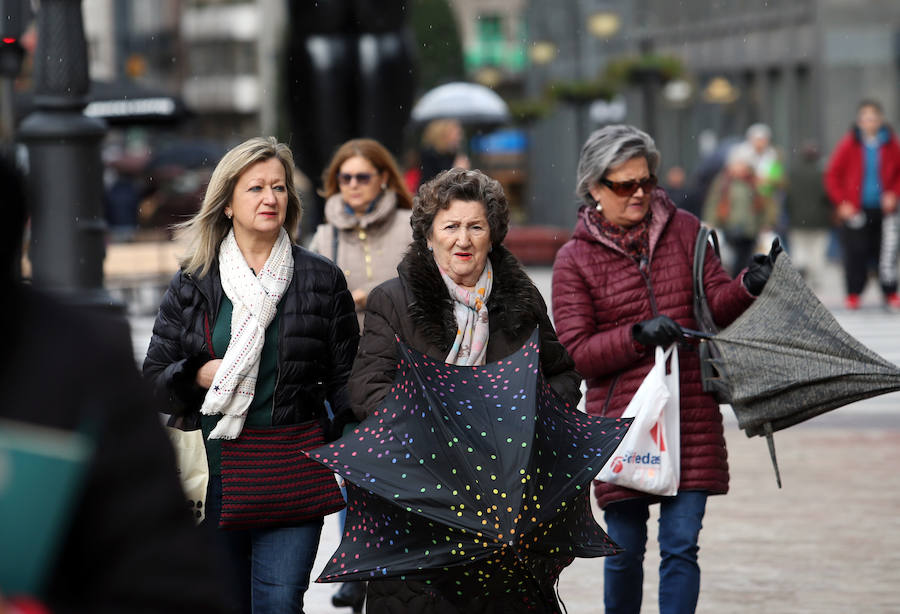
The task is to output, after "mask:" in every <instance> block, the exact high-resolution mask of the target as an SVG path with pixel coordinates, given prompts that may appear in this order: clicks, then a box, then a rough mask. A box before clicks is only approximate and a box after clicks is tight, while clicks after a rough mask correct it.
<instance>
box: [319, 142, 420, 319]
mask: <svg viewBox="0 0 900 614" xmlns="http://www.w3.org/2000/svg"><path fill="white" fill-rule="evenodd" d="M322 185H323V186H324V187H323V191H322V196H324V197H325V198H327V199H328V200H327V201H326V202H325V221H326V223H325V224H321V225H320V226H319V228H318V229H317V230H316V234H315V235H314V236H313V238H312V241H311V242H310V244H309V249H310V250H312V251H314V252H316V253H317V254H321V255H323V256H325V257H326V258H328V259H329V260H331V261H332V262H334V263H335V264H337V265H338V267H340V269H341V270H342V271H343V272H344V276H345V277H346V279H347V285H348V286H349V287H350V292H351V294H352V295H353V302H354V303H355V305H356V313H357V316H358V318H359V327H360V330H362V325H363V314H364V313H365V308H366V299H367V298H368V296H369V292H371V291H372V289H373V288H374V287H375V286H377V285H378V284H380V283H381V282H383V281H387V280H388V279H390V278H391V277H393V276H394V275H395V272H396V267H397V264H398V263H399V262H400V258H402V257H403V252H404V251H405V250H406V247H407V246H408V245H409V242H410V241H411V240H412V229H411V228H410V226H409V216H410V210H411V209H412V196H411V195H410V193H409V191H408V190H407V189H406V185H405V183H404V180H403V177H402V176H401V175H400V171H399V170H397V163H396V162H395V161H394V158H393V156H391V154H390V152H389V151H388V150H387V149H385V148H384V147H383V146H382V145H381V144H380V143H378V142H377V141H373V140H372V139H353V140H352V141H347V142H346V143H344V144H343V145H341V146H340V147H339V148H338V150H337V151H336V152H335V154H334V157H333V158H332V159H331V163H330V164H329V165H328V168H326V169H325V171H324V172H323V173H322Z"/></svg>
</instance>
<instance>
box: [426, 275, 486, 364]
mask: <svg viewBox="0 0 900 614" xmlns="http://www.w3.org/2000/svg"><path fill="white" fill-rule="evenodd" d="M438 270H439V271H440V272H441V277H442V278H443V279H444V283H445V284H446V285H447V290H448V291H449V292H450V298H452V299H453V315H454V316H455V317H456V338H455V339H454V340H453V346H452V347H451V348H450V353H449V354H447V358H446V359H445V360H444V362H447V363H450V364H454V365H468V366H472V365H483V364H484V363H485V357H486V356H487V342H488V336H489V334H490V330H489V328H488V309H487V300H488V297H489V296H490V295H491V285H492V284H493V277H494V271H493V268H491V261H490V260H488V261H487V263H486V264H485V267H484V270H483V271H482V272H481V276H480V277H479V278H478V281H477V282H476V284H475V290H474V292H470V291H469V290H466V289H465V288H463V287H462V286H460V285H458V284H457V283H456V282H454V281H453V280H452V279H450V277H449V276H448V275H447V274H446V273H445V272H444V271H443V270H442V269H441V268H440V267H438Z"/></svg>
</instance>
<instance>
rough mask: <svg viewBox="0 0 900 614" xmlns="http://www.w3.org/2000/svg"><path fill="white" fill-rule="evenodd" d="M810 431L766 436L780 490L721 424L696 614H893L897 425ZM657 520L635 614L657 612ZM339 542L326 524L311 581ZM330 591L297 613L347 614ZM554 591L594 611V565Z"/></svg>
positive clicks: (319, 590) (899, 579) (597, 598)
mask: <svg viewBox="0 0 900 614" xmlns="http://www.w3.org/2000/svg"><path fill="white" fill-rule="evenodd" d="M815 424H816V423H815V422H811V423H808V424H807V425H801V426H798V427H795V428H792V429H790V430H788V431H784V432H780V433H776V435H775V443H776V448H777V452H778V460H779V465H780V468H781V473H782V480H783V483H784V487H783V488H782V489H781V490H779V489H778V488H777V486H776V484H775V477H774V474H773V471H772V467H771V463H770V461H769V456H768V450H767V448H766V443H765V440H763V439H760V438H752V439H748V438H747V437H745V436H744V435H743V433H742V432H741V431H739V430H738V428H737V425H736V423H734V420H733V418H732V419H730V420H728V421H727V423H726V435H727V439H728V448H729V453H730V458H729V462H730V465H731V492H730V493H729V494H728V495H725V496H717V497H711V498H710V500H709V505H708V507H707V513H706V518H705V521H704V529H703V532H702V533H701V544H700V545H701V550H700V563H701V569H702V588H701V595H700V604H699V606H698V609H697V611H698V613H701V614H702V613H706V614H727V613H730V612H735V613H742V612H766V613H773V614H777V613H786V614H787V613H790V614H800V613H809V614H814V613H815V614H847V613H852V612H867V613H888V612H900V515H898V513H897V510H898V509H900V473H898V471H897V469H896V468H897V467H898V466H900V418H898V419H896V420H894V423H893V425H892V426H890V427H889V428H885V427H884V426H883V425H880V426H878V427H876V428H868V427H866V426H865V425H863V426H860V427H857V428H853V429H845V428H833V427H831V426H829V425H828V423H827V422H826V426H815ZM655 514H656V512H655V511H654V516H653V517H652V518H651V522H650V531H651V536H650V540H649V546H648V553H647V559H646V564H645V569H646V572H647V573H646V579H645V582H644V608H643V610H642V612H643V613H644V614H655V613H657V612H659V609H658V607H657V603H656V591H657V586H658V585H657V579H658V573H657V571H656V569H657V567H658V564H659V556H658V553H657V552H656V551H655V550H654V548H655V547H656V542H655V535H656V523H655V522H653V518H656V516H655ZM597 518H598V520H599V521H600V523H601V524H603V521H602V515H600V514H598V515H597ZM337 542H338V539H337V523H336V519H335V518H334V517H329V518H328V519H327V520H326V526H325V530H324V533H323V536H322V544H321V546H320V551H319V557H318V560H317V563H316V567H315V569H314V575H317V574H318V573H319V571H320V570H321V569H322V567H323V565H324V563H325V560H326V559H327V557H328V556H329V555H330V554H331V553H332V552H333V551H334V549H335V548H336V547H337ZM335 588H336V587H335V586H333V585H322V584H316V585H313V586H312V587H311V588H310V591H309V593H308V594H307V603H308V607H307V608H306V611H307V613H308V614H326V613H333V612H339V611H343V612H349V611H350V610H349V609H342V610H338V609H336V608H333V607H332V606H331V604H330V596H331V593H332V592H333V591H334V590H335ZM559 591H560V595H561V597H562V599H563V601H564V602H565V605H566V607H567V608H568V611H569V612H570V613H571V614H580V613H583V612H602V594H603V560H602V559H577V560H576V561H575V562H574V563H573V564H572V565H571V566H570V567H569V568H568V569H566V570H565V571H564V572H563V575H562V578H561V580H560V584H559Z"/></svg>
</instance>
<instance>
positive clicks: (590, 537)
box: [310, 333, 631, 611]
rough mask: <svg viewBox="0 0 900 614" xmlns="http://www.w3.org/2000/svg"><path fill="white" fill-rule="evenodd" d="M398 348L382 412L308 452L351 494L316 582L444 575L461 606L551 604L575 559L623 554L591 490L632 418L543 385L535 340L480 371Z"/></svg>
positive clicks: (477, 368)
mask: <svg viewBox="0 0 900 614" xmlns="http://www.w3.org/2000/svg"><path fill="white" fill-rule="evenodd" d="M400 346H401V356H400V363H399V367H398V371H397V376H396V378H395V380H394V384H393V386H392V388H391V391H390V393H389V394H388V395H387V397H386V398H385V401H384V404H383V407H382V408H381V409H380V410H378V411H377V412H375V413H374V414H373V415H371V416H370V417H369V418H367V419H366V421H364V422H363V423H362V424H361V425H360V426H359V427H358V428H357V429H356V431H354V432H353V433H350V434H348V435H346V436H345V437H343V438H342V439H339V440H338V441H336V442H334V443H332V444H330V445H328V446H325V447H323V448H319V449H317V450H314V451H312V452H310V456H311V457H312V458H314V459H316V460H318V461H319V462H321V463H323V464H325V465H326V466H328V467H330V468H331V469H333V470H334V471H336V472H337V473H339V474H340V475H342V476H343V477H344V478H346V480H347V481H348V482H349V483H351V484H354V485H355V486H356V488H354V487H351V488H350V490H349V491H348V492H349V494H351V495H352V496H349V497H348V500H349V503H348V512H347V519H346V522H345V525H344V527H345V528H344V530H345V533H344V537H343V540H342V542H341V545H340V547H339V548H338V550H337V552H335V554H334V555H333V557H332V558H331V560H330V562H329V564H328V565H327V566H326V568H325V570H324V571H323V572H322V575H321V577H320V578H319V581H325V582H328V581H346V580H353V579H373V578H389V577H399V576H405V577H420V578H425V579H426V580H427V579H433V578H436V577H438V575H439V577H440V581H441V583H442V585H443V586H445V585H446V583H447V582H450V583H451V584H452V586H453V587H454V588H455V590H456V591H457V593H458V595H457V596H458V598H459V599H460V600H463V601H464V600H466V599H468V598H471V596H472V595H474V594H477V595H483V596H484V598H485V599H491V598H497V597H500V596H509V595H516V596H522V598H523V599H525V600H526V601H528V600H530V601H529V603H533V604H540V605H542V606H549V605H550V604H551V603H552V604H553V607H556V606H555V604H556V599H555V597H554V596H553V595H552V590H549V591H548V590H547V589H548V588H549V587H551V586H552V582H553V581H554V580H555V579H556V578H557V577H558V576H559V573H560V571H561V570H562V569H563V568H564V567H565V566H567V565H568V564H569V563H570V562H571V561H572V559H573V558H574V557H576V556H582V557H596V556H605V555H609V554H614V553H615V552H617V551H619V549H618V547H617V546H616V545H615V544H614V543H613V542H612V541H611V540H610V539H609V537H608V536H607V535H606V534H605V533H604V532H603V530H602V529H601V528H600V526H599V525H597V523H596V522H595V521H594V518H593V514H592V512H591V509H590V503H589V498H588V490H589V488H588V486H589V484H590V482H591V480H592V479H593V477H594V476H595V475H596V474H597V472H598V471H599V470H600V468H601V467H602V466H603V464H604V463H605V462H606V460H607V459H608V458H609V457H610V456H611V455H612V453H613V452H614V450H615V448H616V446H617V445H618V444H619V442H620V440H621V437H622V436H623V435H624V433H625V431H626V430H627V427H628V425H629V424H630V422H631V421H630V420H628V419H611V418H596V417H592V416H588V415H587V414H584V413H581V412H579V411H577V410H575V409H574V408H571V407H569V406H567V405H566V403H565V402H564V401H562V400H561V399H560V398H559V397H558V396H557V395H556V393H555V392H553V391H552V389H551V388H550V387H549V385H547V384H546V382H545V381H544V380H543V378H542V375H541V372H540V365H539V356H538V342H537V334H536V333H535V335H533V336H532V338H531V340H530V341H529V342H528V343H527V344H526V345H525V346H524V347H522V348H521V349H520V350H519V351H518V352H516V353H515V354H512V355H511V356H509V357H507V358H506V359H504V360H502V361H500V362H496V363H492V364H489V365H486V366H483V367H460V366H456V365H448V364H445V363H442V362H436V361H434V360H433V359H431V358H429V357H427V356H424V355H422V354H420V353H418V352H416V351H414V350H412V349H410V348H408V347H406V346H405V345H403V344H400ZM451 598H452V596H451ZM541 611H548V610H541ZM554 611H555V610H554Z"/></svg>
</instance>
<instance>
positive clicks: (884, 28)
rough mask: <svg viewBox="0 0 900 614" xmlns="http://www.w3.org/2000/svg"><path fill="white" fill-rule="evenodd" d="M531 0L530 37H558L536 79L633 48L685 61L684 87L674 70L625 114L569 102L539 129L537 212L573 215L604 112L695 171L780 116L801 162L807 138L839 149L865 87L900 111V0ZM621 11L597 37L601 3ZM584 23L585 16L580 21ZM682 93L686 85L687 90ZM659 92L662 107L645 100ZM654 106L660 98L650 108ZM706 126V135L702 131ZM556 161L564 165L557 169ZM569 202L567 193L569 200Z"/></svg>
mask: <svg viewBox="0 0 900 614" xmlns="http://www.w3.org/2000/svg"><path fill="white" fill-rule="evenodd" d="M548 4H549V3H547V2H543V1H542V0H532V1H531V2H530V3H529V4H528V7H527V14H528V23H529V29H530V34H531V45H532V46H534V45H537V44H540V43H542V42H544V41H547V42H549V43H551V44H553V45H555V50H556V53H555V56H554V57H553V58H552V59H551V60H550V61H548V62H545V63H544V64H541V65H539V66H534V67H533V68H532V70H530V71H529V74H528V89H529V92H530V93H531V94H532V95H540V93H541V92H542V91H543V90H544V88H546V87H547V86H548V84H549V83H551V82H552V81H554V80H561V79H562V80H565V79H575V80H579V79H581V80H584V79H590V78H593V77H596V76H597V75H598V74H600V72H601V71H602V70H603V68H604V67H605V65H606V63H607V62H609V61H610V60H612V59H613V58H616V57H620V56H622V55H642V54H643V55H648V54H655V55H663V56H672V57H676V58H678V59H680V60H681V62H682V65H683V67H684V74H683V76H682V78H683V83H681V84H680V85H681V86H682V87H679V88H677V90H676V89H675V88H671V89H667V88H666V87H665V85H664V84H663V83H661V82H660V83H656V84H655V85H654V84H648V85H645V86H644V87H651V88H653V89H652V91H650V92H649V93H650V96H649V97H648V96H647V95H646V94H647V93H648V92H646V91H643V90H642V88H641V87H629V88H626V89H625V90H624V91H622V92H621V103H622V104H621V105H619V107H617V108H618V109H619V110H620V111H622V113H621V114H620V115H619V116H616V114H615V113H605V114H604V113H594V112H593V111H595V110H596V109H601V110H602V108H603V104H602V103H601V104H599V105H592V104H591V103H586V104H583V105H571V104H569V105H558V106H557V108H556V109H555V111H554V112H553V114H552V115H551V116H550V117H548V118H546V119H544V120H542V121H540V122H538V123H537V124H536V125H535V127H534V128H533V130H532V148H531V151H532V154H531V169H532V173H531V176H532V181H531V182H530V196H529V204H530V207H531V212H530V213H531V218H532V219H534V220H539V221H542V222H545V223H557V224H560V225H563V226H569V225H570V224H571V223H572V221H573V220H574V212H573V211H572V210H571V209H572V208H571V206H570V203H572V202H573V199H574V197H573V196H572V186H573V185H574V178H575V168H576V165H577V157H578V151H579V149H580V146H581V144H582V143H583V142H584V139H585V138H586V137H587V135H588V134H590V132H591V131H592V130H594V129H596V128H598V127H600V126H602V125H604V123H610V122H614V121H625V122H628V123H632V124H635V125H637V126H640V127H644V128H648V127H649V128H651V129H652V131H653V133H654V134H653V136H654V137H655V138H656V141H657V145H658V146H659V148H660V151H661V153H662V167H663V168H662V169H661V170H662V171H665V169H666V168H668V167H669V166H672V165H675V164H678V165H681V166H684V167H685V168H686V169H687V170H688V171H690V170H691V169H693V168H694V167H695V166H696V165H697V163H698V162H699V160H700V158H701V157H702V155H703V153H704V152H703V149H704V147H709V146H710V144H711V141H710V137H713V136H714V137H715V138H717V139H724V138H727V137H741V136H742V135H743V133H744V131H745V130H746V128H747V127H748V126H749V125H750V124H752V123H754V122H764V123H767V124H769V125H770V127H771V128H772V132H773V142H774V144H775V145H776V146H778V147H779V148H780V149H781V151H782V153H783V155H784V158H785V163H786V164H787V165H790V163H791V158H792V156H793V153H794V152H795V151H796V150H798V149H799V147H800V145H801V144H803V143H806V142H813V143H816V144H817V145H818V146H819V147H820V148H821V149H822V151H823V152H826V153H827V152H830V151H831V149H832V148H833V146H834V144H835V143H836V142H837V140H838V139H839V138H840V136H841V135H842V134H843V133H844V132H845V131H846V130H847V128H848V126H849V125H850V124H851V122H852V121H853V119H854V116H855V111H856V105H857V102H858V101H859V100H860V99H861V98H875V99H877V100H879V101H880V102H881V103H882V104H883V105H884V108H885V114H886V117H887V118H888V121H892V122H896V121H897V119H898V117H900V88H898V83H900V79H898V77H900V3H897V2H883V1H881V0H794V1H792V2H759V1H757V0H730V1H726V2H715V3H711V2H706V1H703V0H683V1H681V2H677V3H675V2H669V1H667V0H633V1H628V2H625V1H623V0H569V2H567V3H560V4H556V3H554V5H553V7H552V8H551V7H549V6H548ZM598 14H600V15H606V16H607V17H606V18H605V19H606V21H607V22H609V15H613V16H615V19H614V21H616V22H617V23H618V27H617V28H610V29H608V30H607V35H606V36H600V37H598V36H594V35H592V33H591V32H590V30H589V27H588V26H589V24H590V23H592V21H593V20H595V19H597V17H596V16H597V15H598ZM578 23H581V24H583V25H582V27H581V28H580V29H579V28H577V24H578ZM676 94H677V95H676ZM648 98H649V101H650V102H652V106H651V105H648V104H646V103H647V101H648ZM648 107H649V108H648ZM703 136H705V137H707V138H705V139H704V138H702V137H703ZM546 169H554V170H553V171H552V172H550V173H548V174H544V175H541V173H547V171H546ZM560 203H563V205H562V206H561V205H560Z"/></svg>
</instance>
